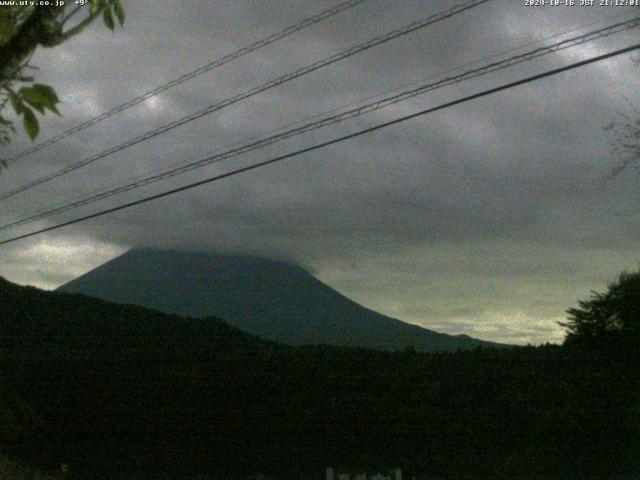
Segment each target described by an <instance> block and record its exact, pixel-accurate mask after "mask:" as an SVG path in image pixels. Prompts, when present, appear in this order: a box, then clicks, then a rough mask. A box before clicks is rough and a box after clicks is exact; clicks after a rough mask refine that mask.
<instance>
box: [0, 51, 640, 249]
mask: <svg viewBox="0 0 640 480" xmlns="http://www.w3.org/2000/svg"><path fill="white" fill-rule="evenodd" d="M638 49H640V44H636V45H632V46H630V47H626V48H622V49H619V50H615V51H613V52H610V53H606V54H603V55H599V56H597V57H591V58H589V59H587V60H583V61H580V62H576V63H572V64H570V65H566V66H564V67H560V68H556V69H553V70H548V71H546V72H543V73H539V74H537V75H533V76H530V77H527V78H524V79H521V80H517V81H514V82H510V83H506V84H503V85H500V86H499V87H494V88H491V89H488V90H484V91H482V92H480V93H476V94H473V95H468V96H466V97H462V98H459V99H457V100H453V101H451V102H447V103H443V104H441V105H438V106H436V107H431V108H427V109H425V110H421V111H419V112H416V113H412V114H410V115H405V116H403V117H400V118H397V119H395V120H391V121H388V122H384V123H381V124H378V125H375V126H373V127H369V128H365V129H363V130H359V131H357V132H354V133H351V134H348V135H344V136H342V137H338V138H334V139H332V140H328V141H326V142H322V143H318V144H316V145H312V146H310V147H306V148H303V149H301V150H296V151H294V152H291V153H288V154H285V155H280V156H278V157H275V158H271V159H269V160H265V161H263V162H259V163H255V164H253V165H249V166H246V167H242V168H238V169H236V170H232V171H230V172H227V173H223V174H221V175H216V176H214V177H210V178H207V179H204V180H200V181H198V182H194V183H190V184H188V185H184V186H182V187H178V188H174V189H172V190H168V191H165V192H162V193H158V194H155V195H150V196H148V197H145V198H141V199H139V200H135V201H132V202H129V203H125V204H123V205H119V206H117V207H112V208H108V209H105V210H102V211H99V212H96V213H92V214H90V215H85V216H83V217H79V218H75V219H73V220H69V221H66V222H63V223H59V224H57V225H53V226H50V227H47V228H43V229H40V230H36V231H34V232H31V233H26V234H24V235H19V236H16V237H13V238H9V239H7V240H3V241H0V245H6V244H8V243H11V242H15V241H18V240H22V239H25V238H29V237H33V236H35V235H39V234H42V233H45V232H50V231H52V230H57V229H60V228H62V227H66V226H69V225H73V224H76V223H80V222H84V221H86V220H90V219H92V218H97V217H101V216H103V215H106V214H109V213H113V212H117V211H119V210H124V209H126V208H131V207H134V206H136V205H140V204H142V203H146V202H150V201H152V200H157V199H159V198H163V197H167V196H169V195H174V194H176V193H179V192H183V191H185V190H190V189H192V188H196V187H199V186H201V185H205V184H208V183H212V182H215V181H218V180H222V179H224V178H228V177H231V176H234V175H238V174H240V173H244V172H248V171H250V170H255V169H258V168H262V167H265V166H267V165H271V164H274V163H277V162H280V161H283V160H286V159H288V158H292V157H296V156H298V155H302V154H304V153H308V152H311V151H314V150H319V149H321V148H325V147H328V146H330V145H333V144H336V143H339V142H343V141H346V140H350V139H352V138H355V137H359V136H361V135H365V134H368V133H371V132H374V131H377V130H380V129H382V128H386V127H389V126H392V125H396V124H399V123H402V122H406V121H408V120H411V119H414V118H417V117H420V116H423V115H427V114H429V113H433V112H436V111H439V110H444V109H446V108H450V107H453V106H455V105H460V104H462V103H466V102H469V101H471V100H475V99H478V98H481V97H486V96H488V95H492V94H494V93H498V92H501V91H504V90H508V89H510V88H514V87H517V86H519V85H524V84H526V83H530V82H533V81H537V80H541V79H543V78H546V77H550V76H552V75H557V74H559V73H562V72H566V71H569V70H573V69H575V68H579V67H583V66H585V65H589V64H592V63H596V62H600V61H603V60H606V59H609V58H613V57H616V56H619V55H623V54H626V53H630V52H632V51H635V50H638Z"/></svg>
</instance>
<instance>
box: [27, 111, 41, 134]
mask: <svg viewBox="0 0 640 480" xmlns="http://www.w3.org/2000/svg"><path fill="white" fill-rule="evenodd" d="M23 116H24V118H23V121H24V129H25V130H26V132H27V135H29V138H30V139H31V140H35V138H36V137H37V136H38V132H40V125H38V119H37V118H36V116H35V114H34V113H33V110H31V109H30V108H29V107H24V111H23Z"/></svg>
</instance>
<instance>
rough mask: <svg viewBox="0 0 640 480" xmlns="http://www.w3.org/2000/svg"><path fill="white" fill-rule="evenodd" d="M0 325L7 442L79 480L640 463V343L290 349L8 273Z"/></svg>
mask: <svg viewBox="0 0 640 480" xmlns="http://www.w3.org/2000/svg"><path fill="white" fill-rule="evenodd" d="M0 328H1V332H2V333H1V335H0V372H1V373H2V375H0V420H1V421H0V427H1V428H0V455H9V456H11V457H13V458H17V459H19V460H21V461H22V462H23V463H25V464H29V465H33V466H36V467H38V468H41V469H44V470H47V469H48V470H50V471H53V470H55V469H56V467H57V466H58V465H60V464H62V463H68V464H69V465H70V473H69V475H68V477H67V478H68V479H69V480H76V479H83V480H84V479H87V480H88V479H91V480H106V479H119V480H130V479H134V478H135V479H140V480H147V479H149V480H151V479H167V480H168V479H173V480H183V479H202V480H205V479H206V480H209V479H211V480H213V479H219V478H227V479H234V478H249V476H250V475H255V474H256V473H265V474H267V475H269V476H272V477H274V478H278V479H283V480H284V479H287V480H288V479H292V478H308V479H321V478H323V469H324V468H325V467H326V466H328V465H333V466H334V467H336V468H337V469H338V470H341V471H352V472H353V471H369V472H372V471H376V470H380V469H382V470H384V469H387V468H390V467H393V466H401V467H403V469H404V472H405V478H412V477H413V476H416V478H451V479H460V478H473V479H481V478H487V479H488V478H491V479H495V478H514V479H515V478H517V479H526V478H545V479H546V478H567V479H569V478H599V479H600V478H605V479H606V478H625V479H626V478H635V477H633V476H632V475H633V474H635V473H638V472H639V470H638V468H639V467H640V455H638V453H639V452H640V450H639V447H640V437H639V433H640V409H639V408H638V405H639V403H638V402H639V400H640V392H639V388H638V384H639V378H638V374H639V373H638V372H639V371H640V368H639V367H640V365H639V364H638V360H637V353H636V352H633V355H631V352H628V353H627V354H624V352H607V351H577V350H569V349H567V348H561V347H557V346H546V347H539V348H514V349H501V350H496V349H480V350H477V351H476V350H474V351H466V352H456V353H430V354H425V353H419V352H414V351H404V352H395V353H392V352H382V351H372V350H365V349H345V348H337V347H287V346H283V345H279V344H276V343H271V342H267V341H264V340H261V339H259V338H256V337H253V336H251V335H248V334H245V333H243V332H241V331H239V330H237V329H235V328H233V327H231V326H229V325H227V324H225V323H223V322H221V321H219V320H216V319H213V318H207V319H193V318H183V317H178V316H172V315H167V314H163V313H160V312H157V311H152V310H147V309H144V308H141V307H135V306H131V305H116V304H112V303H108V302H105V301H102V300H98V299H93V298H89V297H85V296H81V295H69V294H60V293H51V292H44V291H41V290H37V289H34V288H27V287H19V286H17V285H13V284H11V283H9V282H6V281H4V280H2V279H0ZM634 355H635V356H634ZM0 467H1V465H0ZM614 476H615V477H614Z"/></svg>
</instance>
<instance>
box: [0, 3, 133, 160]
mask: <svg viewBox="0 0 640 480" xmlns="http://www.w3.org/2000/svg"><path fill="white" fill-rule="evenodd" d="M67 3H69V2H67ZM76 3H79V4H78V5H77V6H76V7H75V8H72V9H70V8H68V7H67V6H65V5H63V6H34V5H15V6H5V7H3V8H2V9H0V146H2V145H8V144H9V143H10V142H11V136H12V135H13V134H15V133H16V127H15V125H14V123H13V121H12V120H10V119H9V118H7V117H6V115H5V113H4V112H5V108H7V106H8V105H11V108H12V110H13V112H14V114H15V115H16V116H17V117H18V118H20V119H21V121H22V124H23V127H24V129H25V131H26V133H27V135H28V136H29V138H31V140H34V139H35V138H36V137H37V136H38V133H39V131H40V126H39V122H38V115H44V114H45V113H46V112H47V111H50V112H53V113H55V114H56V115H60V112H59V111H58V107H57V105H58V104H59V103H60V100H59V98H58V96H57V95H56V92H55V90H54V89H53V88H52V87H50V86H48V85H43V84H41V83H34V77H33V76H32V75H27V74H26V72H27V71H29V70H37V69H36V68H35V67H33V66H31V65H30V64H29V60H30V59H31V56H32V55H33V53H34V51H35V50H36V48H37V47H39V46H42V47H45V48H51V47H55V46H58V45H60V44H62V43H64V42H65V41H67V40H69V39H70V38H72V37H74V36H76V35H77V34H79V33H80V32H82V31H83V30H84V29H85V28H86V27H87V26H88V25H89V24H90V23H91V22H92V21H93V20H94V19H95V18H97V17H98V16H102V18H103V21H104V24H105V25H106V26H107V27H108V28H109V29H110V30H115V26H116V20H117V23H118V24H119V25H120V26H123V25H124V22H125V9H124V4H123V0H83V1H80V2H76ZM0 162H1V161H0Z"/></svg>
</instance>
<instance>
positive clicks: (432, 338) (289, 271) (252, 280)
mask: <svg viewBox="0 0 640 480" xmlns="http://www.w3.org/2000/svg"><path fill="white" fill-rule="evenodd" d="M58 290H59V291H61V292H65V293H82V294H85V295H88V296H92V297H98V298H102V299H104V300H108V301H112V302H116V303H131V304H135V305H140V306H144V307H147V308H152V309H156V310H160V311H163V312H167V313H173V314H178V315H184V316H191V317H209V316H215V317H218V318H222V319H224V320H225V321H226V322H228V323H229V324H231V325H233V326H235V327H237V328H240V329H241V330H244V331H246V332H248V333H251V334H254V335H257V336H260V337H262V338H265V339H269V340H275V341H279V342H283V343H288V344H294V345H301V344H329V345H338V346H351V347H366V348H374V349H381V350H398V349H404V348H406V347H413V348H415V349H417V350H420V351H451V350H461V349H471V348H476V347H483V346H484V347H495V346H500V345H499V344H495V343H491V342H485V341H481V340H477V339H474V338H471V337H469V336H466V335H457V336H452V335H446V334H442V333H437V332H434V331H431V330H427V329H425V328H422V327H419V326H416V325H411V324H408V323H405V322H402V321H400V320H397V319H394V318H390V317H387V316H385V315H382V314H380V313H377V312H374V311H372V310H370V309H367V308H365V307H363V306H361V305H359V304H357V303H356V302H354V301H352V300H350V299H349V298H347V297H345V296H344V295H342V294H340V293H338V292H337V291H335V290H334V289H332V288H331V287H329V286H327V285H325V284H324V283H322V282H321V281H319V280H318V279H316V278H315V277H314V276H313V275H311V274H310V273H309V272H307V271H306V270H305V269H303V268H302V267H299V266H297V265H294V264H291V263H286V262H282V261H275V260H269V259H265V258H259V257H252V256H247V255H211V254H202V253H183V252H175V251H157V250H149V249H135V250H131V251H129V252H127V253H125V254H123V255H121V256H119V257H117V258H115V259H113V260H111V261H109V262H107V263H105V264H103V265H101V266H99V267H98V268H96V269H94V270H92V271H90V272H88V273H86V274H85V275H82V276H81V277H79V278H77V279H75V280H73V281H71V282H69V283H67V284H65V285H63V286H61V287H60V288H59V289H58Z"/></svg>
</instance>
